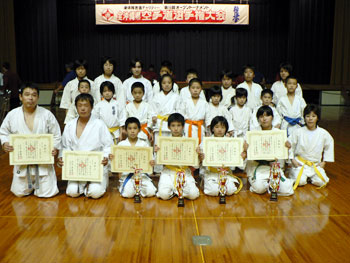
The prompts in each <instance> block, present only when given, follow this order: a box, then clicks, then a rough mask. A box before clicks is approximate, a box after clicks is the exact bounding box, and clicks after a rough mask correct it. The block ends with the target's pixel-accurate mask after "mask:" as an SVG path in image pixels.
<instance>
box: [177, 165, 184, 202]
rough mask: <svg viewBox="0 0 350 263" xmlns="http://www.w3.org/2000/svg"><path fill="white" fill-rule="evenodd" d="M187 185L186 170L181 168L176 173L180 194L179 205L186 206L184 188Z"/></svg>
mask: <svg viewBox="0 0 350 263" xmlns="http://www.w3.org/2000/svg"><path fill="white" fill-rule="evenodd" d="M184 185H185V171H184V170H181V171H178V172H177V173H176V189H177V192H178V194H179V201H178V203H177V206H178V207H184V206H185V202H184V196H183V189H184Z"/></svg>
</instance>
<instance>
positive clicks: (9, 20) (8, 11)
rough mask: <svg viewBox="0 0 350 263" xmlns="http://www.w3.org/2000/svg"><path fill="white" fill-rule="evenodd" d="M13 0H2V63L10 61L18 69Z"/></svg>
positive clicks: (0, 53)
mask: <svg viewBox="0 0 350 263" xmlns="http://www.w3.org/2000/svg"><path fill="white" fill-rule="evenodd" d="M13 8H14V7H13V1H12V0H1V1H0V64H1V65H2V63H4V62H5V61H6V62H10V64H11V69H12V70H13V71H16V42H15V26H14V17H13V14H14V12H13Z"/></svg>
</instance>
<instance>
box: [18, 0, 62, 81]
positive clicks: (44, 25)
mask: <svg viewBox="0 0 350 263" xmlns="http://www.w3.org/2000/svg"><path fill="white" fill-rule="evenodd" d="M14 2H15V5H14V6H15V27H16V44H17V68H18V72H19V74H20V76H21V78H22V79H23V80H27V81H34V82H41V83H45V82H54V81H56V80H58V74H59V70H58V68H59V67H60V66H61V65H60V63H59V61H58V42H57V9H56V0H26V1H19V0H18V1H14Z"/></svg>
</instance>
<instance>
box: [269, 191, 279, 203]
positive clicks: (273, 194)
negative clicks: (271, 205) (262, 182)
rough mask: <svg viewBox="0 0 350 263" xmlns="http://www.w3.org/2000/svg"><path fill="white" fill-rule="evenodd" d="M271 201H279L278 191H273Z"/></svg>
mask: <svg viewBox="0 0 350 263" xmlns="http://www.w3.org/2000/svg"><path fill="white" fill-rule="evenodd" d="M270 201H273V202H277V192H271V197H270Z"/></svg>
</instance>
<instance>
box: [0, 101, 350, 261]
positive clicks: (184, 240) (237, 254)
mask: <svg viewBox="0 0 350 263" xmlns="http://www.w3.org/2000/svg"><path fill="white" fill-rule="evenodd" d="M58 115H59V116H60V118H61V117H62V115H60V113H58ZM320 126H321V127H323V128H325V129H327V130H328V131H329V132H330V133H331V134H332V136H333V137H334V139H335V158H336V162H335V163H329V164H327V167H326V172H327V174H328V176H329V177H330V183H329V185H328V186H327V187H326V188H324V189H320V190H318V189H316V187H314V186H312V185H307V186H304V187H299V188H298V189H297V190H296V193H295V195H293V196H291V197H279V200H278V202H270V201H269V195H268V194H264V195H257V194H253V193H251V192H249V187H248V185H247V180H246V178H245V174H243V173H241V174H238V175H239V176H241V177H242V178H243V180H244V183H245V184H244V187H243V189H242V191H241V192H240V193H239V194H238V195H234V196H230V197H227V200H226V201H227V204H226V205H220V204H219V199H218V197H209V196H205V195H204V194H203V191H202V190H201V195H200V197H199V198H198V199H197V200H194V201H189V200H185V207H184V208H178V207H177V198H173V199H171V200H169V201H162V200H159V199H158V198H156V197H153V198H145V199H142V203H140V204H135V203H134V202H133V199H124V198H122V197H120V195H119V192H118V191H117V185H118V180H117V179H116V178H115V177H112V178H110V185H109V188H108V191H107V193H106V194H105V195H104V196H103V197H102V198H100V199H98V200H92V199H87V198H84V197H80V198H69V197H67V196H66V195H65V188H66V182H64V181H61V180H60V178H61V170H60V169H59V168H56V170H57V177H58V179H59V189H60V193H59V194H58V195H57V196H56V197H53V198H49V199H40V198H37V197H35V196H33V195H31V196H28V197H25V198H18V197H15V196H14V195H13V194H12V193H11V192H10V184H11V180H12V167H10V166H9V165H8V163H9V160H8V155H7V154H4V153H2V154H1V155H0V166H1V169H0V229H1V239H0V262H13V263H21V262H23V263H24V262H25V263H31V262H35V263H41V262H42V263H51V262H52V263H60V262H70V263H73V262H83V263H87V262H94V263H97V262H104V263H106V262H152V263H155V262H159V263H163V262H191V263H202V262H207V263H209V262H219V263H221V262H228V263H231V262H284V263H285V262H298V263H300V262H350V250H349V248H350V191H349V188H350V178H349V175H348V173H349V170H350V158H349V155H350V136H349V133H350V108H349V107H338V106H327V107H326V106H324V107H322V121H321V125H320ZM198 236H200V237H199V238H198ZM193 241H194V242H193ZM201 242H202V243H201ZM206 243H209V244H206Z"/></svg>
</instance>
